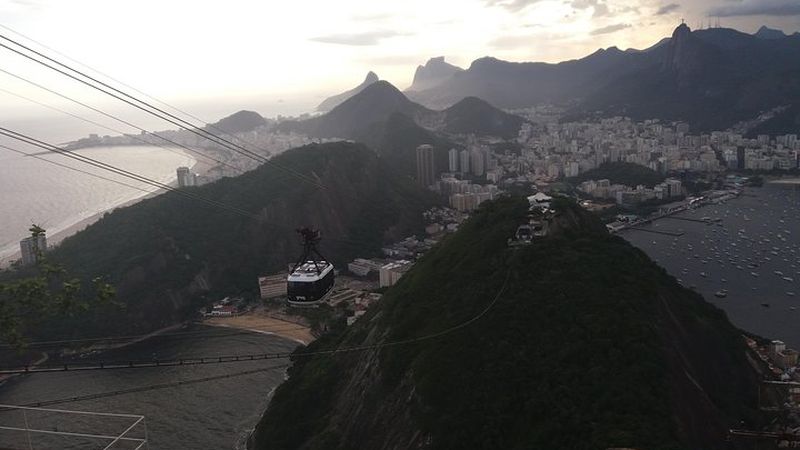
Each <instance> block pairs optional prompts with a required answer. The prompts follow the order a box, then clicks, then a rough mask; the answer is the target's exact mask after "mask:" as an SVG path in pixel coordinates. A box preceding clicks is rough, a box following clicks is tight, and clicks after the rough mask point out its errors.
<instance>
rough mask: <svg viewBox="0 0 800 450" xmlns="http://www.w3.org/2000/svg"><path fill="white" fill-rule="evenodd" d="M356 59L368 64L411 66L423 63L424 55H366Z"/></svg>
mask: <svg viewBox="0 0 800 450" xmlns="http://www.w3.org/2000/svg"><path fill="white" fill-rule="evenodd" d="M356 61H358V62H360V63H363V64H367V65H369V66H413V65H415V64H423V63H424V62H425V56H421V55H386V56H367V57H363V58H358V59H356Z"/></svg>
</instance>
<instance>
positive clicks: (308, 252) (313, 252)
mask: <svg viewBox="0 0 800 450" xmlns="http://www.w3.org/2000/svg"><path fill="white" fill-rule="evenodd" d="M297 232H298V233H299V234H300V236H301V237H302V239H303V254H302V255H301V256H300V258H299V259H298V260H297V262H296V263H295V264H294V267H292V270H291V272H289V277H288V279H287V282H288V283H287V286H286V290H287V296H288V297H289V304H290V305H292V306H314V305H317V304H319V303H321V302H322V301H324V300H325V298H326V297H327V296H328V294H330V292H331V291H332V290H333V284H334V281H335V279H336V275H335V273H334V271H333V264H331V263H330V262H328V261H327V260H326V259H325V257H324V256H322V254H321V253H320V252H319V250H317V244H318V243H319V241H320V240H321V239H322V238H321V236H320V232H319V230H311V229H309V228H303V229H300V230H297Z"/></svg>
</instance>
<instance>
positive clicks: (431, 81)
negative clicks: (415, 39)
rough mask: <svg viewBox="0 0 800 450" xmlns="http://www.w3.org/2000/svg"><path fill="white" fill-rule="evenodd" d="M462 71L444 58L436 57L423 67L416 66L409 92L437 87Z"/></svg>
mask: <svg viewBox="0 0 800 450" xmlns="http://www.w3.org/2000/svg"><path fill="white" fill-rule="evenodd" d="M462 70H463V69H461V68H460V67H457V66H454V65H452V64H448V63H447V62H445V60H444V56H436V57H433V58H431V59H429V60H428V62H426V63H425V65H424V66H417V71H416V72H415V73H414V82H413V83H411V87H409V88H408V90H410V91H422V90H425V89H430V88H432V87H435V86H438V85H439V84H441V83H442V82H444V81H446V80H447V79H449V78H450V77H452V76H453V75H455V74H456V73H458V72H461V71H462Z"/></svg>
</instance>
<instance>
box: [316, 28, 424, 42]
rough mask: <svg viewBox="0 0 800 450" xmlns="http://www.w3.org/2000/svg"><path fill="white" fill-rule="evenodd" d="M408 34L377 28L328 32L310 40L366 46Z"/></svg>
mask: <svg viewBox="0 0 800 450" xmlns="http://www.w3.org/2000/svg"><path fill="white" fill-rule="evenodd" d="M408 35H409V33H401V32H399V31H391V30H375V31H365V32H363V33H342V34H327V35H323V36H316V37H313V38H311V39H310V40H312V41H314V42H322V43H324V44H338V45H354V46H364V45H377V44H379V43H380V42H381V40H383V39H388V38H392V37H397V36H408Z"/></svg>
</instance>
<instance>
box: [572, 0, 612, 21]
mask: <svg viewBox="0 0 800 450" xmlns="http://www.w3.org/2000/svg"><path fill="white" fill-rule="evenodd" d="M569 5H570V6H571V7H572V8H573V9H576V10H579V11H583V10H586V9H589V8H592V10H593V13H592V17H603V16H608V15H610V14H611V10H610V9H609V7H608V5H607V4H606V2H604V1H603V0H571V1H570V2H569Z"/></svg>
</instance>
